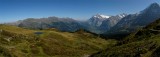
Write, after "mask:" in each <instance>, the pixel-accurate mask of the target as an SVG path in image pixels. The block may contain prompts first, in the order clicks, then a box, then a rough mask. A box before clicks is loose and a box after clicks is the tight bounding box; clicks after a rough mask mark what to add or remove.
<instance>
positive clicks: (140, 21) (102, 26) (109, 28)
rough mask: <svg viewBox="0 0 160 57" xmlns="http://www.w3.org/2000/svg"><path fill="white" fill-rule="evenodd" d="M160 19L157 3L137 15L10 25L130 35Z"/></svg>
mask: <svg viewBox="0 0 160 57" xmlns="http://www.w3.org/2000/svg"><path fill="white" fill-rule="evenodd" d="M158 18H160V6H159V5H158V4H157V3H153V4H151V5H150V6H149V7H147V8H146V9H144V10H143V11H140V12H139V13H135V14H125V13H123V14H119V15H116V16H107V15H102V14H96V15H94V16H92V17H91V18H90V19H89V20H87V21H83V22H82V21H78V20H74V19H72V18H58V17H48V18H39V19H36V18H28V19H25V20H21V21H18V22H15V23H8V24H10V25H16V26H19V27H24V28H29V29H47V28H56V29H58V30H61V31H69V32H74V31H76V30H79V29H85V30H88V31H91V32H93V33H97V34H117V33H130V32H133V31H135V30H137V29H139V28H142V27H144V26H146V25H147V24H149V23H151V22H153V21H155V20H156V19H158Z"/></svg>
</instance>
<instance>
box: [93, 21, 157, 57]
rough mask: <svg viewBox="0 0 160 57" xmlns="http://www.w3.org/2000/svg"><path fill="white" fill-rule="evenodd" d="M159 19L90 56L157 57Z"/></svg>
mask: <svg viewBox="0 0 160 57" xmlns="http://www.w3.org/2000/svg"><path fill="white" fill-rule="evenodd" d="M159 49H160V19H159V20H156V21H155V22H153V23H151V24H149V25H148V26H146V27H144V28H143V29H141V30H139V31H137V32H135V33H132V34H131V35H129V36H128V37H126V38H125V39H124V40H123V41H119V42H118V44H116V45H115V46H114V47H111V48H107V49H106V50H104V51H101V52H98V53H96V54H94V55H92V56H91V57H159V54H160V51H159Z"/></svg>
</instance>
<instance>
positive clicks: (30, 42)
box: [0, 25, 116, 57]
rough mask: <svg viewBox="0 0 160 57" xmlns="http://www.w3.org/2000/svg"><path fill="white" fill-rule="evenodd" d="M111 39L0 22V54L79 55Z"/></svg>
mask: <svg viewBox="0 0 160 57" xmlns="http://www.w3.org/2000/svg"><path fill="white" fill-rule="evenodd" d="M35 33H36V34H35ZM115 43H116V41H115V40H104V39H102V38H100V37H98V36H94V35H93V34H90V33H87V32H84V31H77V32H75V33H69V32H60V31H57V30H54V29H47V30H28V29H23V28H19V27H15V26H7V25H0V57H83V56H89V55H91V54H93V53H96V52H98V51H100V50H103V49H104V48H106V47H108V46H112V45H114V44H115Z"/></svg>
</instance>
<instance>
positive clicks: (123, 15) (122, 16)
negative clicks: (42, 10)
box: [118, 13, 127, 18]
mask: <svg viewBox="0 0 160 57" xmlns="http://www.w3.org/2000/svg"><path fill="white" fill-rule="evenodd" d="M118 16H119V17H120V18H124V17H126V16H127V14H125V13H123V14H119V15H118Z"/></svg>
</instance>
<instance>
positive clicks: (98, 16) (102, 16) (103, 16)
mask: <svg viewBox="0 0 160 57" xmlns="http://www.w3.org/2000/svg"><path fill="white" fill-rule="evenodd" d="M93 17H94V18H103V19H107V18H109V17H110V16H107V15H102V14H97V15H95V16H93Z"/></svg>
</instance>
